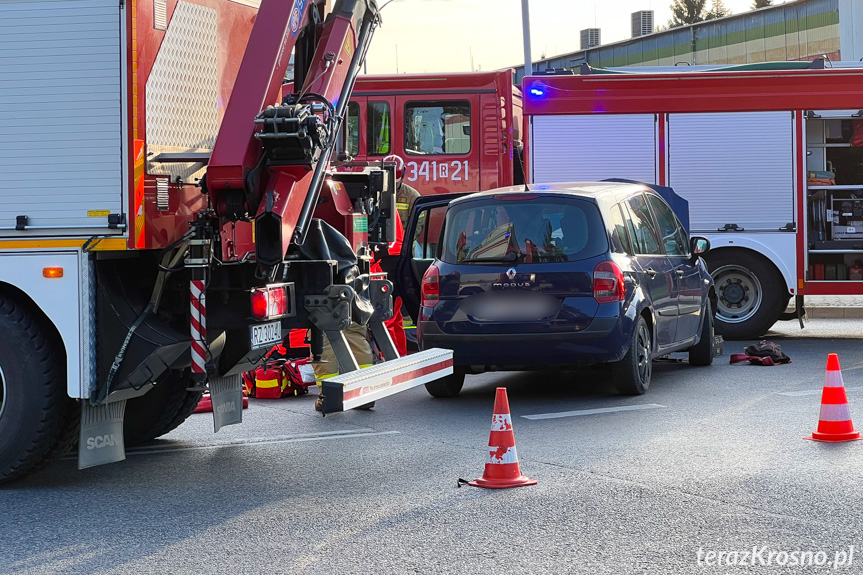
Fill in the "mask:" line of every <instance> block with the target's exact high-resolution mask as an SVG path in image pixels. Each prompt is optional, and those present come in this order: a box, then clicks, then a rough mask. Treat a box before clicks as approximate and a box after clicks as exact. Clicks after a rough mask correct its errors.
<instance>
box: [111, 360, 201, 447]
mask: <svg viewBox="0 0 863 575" xmlns="http://www.w3.org/2000/svg"><path fill="white" fill-rule="evenodd" d="M189 385H191V380H190V379H189V374H188V372H187V371H185V370H171V371H169V372H167V373H166V374H165V375H164V376H162V377H161V378H160V381H159V382H158V384H157V385H156V387H155V388H153V389H151V390H150V391H149V392H147V393H146V394H145V395H142V396H141V397H136V398H135V399H130V400H129V401H128V402H127V403H126V416H125V418H124V419H123V439H124V441H125V444H126V447H134V446H136V445H141V444H143V443H147V442H148V441H152V440H154V439H156V438H157V437H161V436H163V435H165V434H166V433H169V432H171V431H173V430H174V429H176V428H177V427H178V426H179V425H180V424H181V423H183V422H184V421H186V419H188V418H189V416H190V415H192V412H193V411H195V407H197V405H198V402H199V401H201V396H202V395H203V392H202V391H187V389H186V388H187V387H188V386H189Z"/></svg>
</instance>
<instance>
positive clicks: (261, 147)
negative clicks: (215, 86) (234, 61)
mask: <svg viewBox="0 0 863 575" xmlns="http://www.w3.org/2000/svg"><path fill="white" fill-rule="evenodd" d="M322 5H323V1H322V0H294V1H293V2H285V1H284V0H263V2H262V3H261V8H260V11H259V12H258V17H257V20H256V22H255V26H254V28H253V29H252V35H251V37H250V39H249V44H248V47H247V49H246V54H245V56H244V58H243V62H242V64H241V67H240V71H239V73H238V76H237V82H236V85H235V89H234V93H233V95H232V96H231V101H230V103H229V104H228V107H227V109H226V111H225V117H224V119H223V121H222V127H221V129H220V131H219V134H218V137H217V139H216V144H215V146H214V149H213V154H212V157H211V159H210V164H209V168H208V170H207V179H206V185H207V191H208V193H209V195H210V200H211V204H212V206H213V208H214V209H215V211H216V214H217V215H218V216H219V217H220V218H221V220H222V222H223V223H224V222H227V221H237V220H245V221H248V220H250V219H252V218H254V219H255V242H254V244H249V245H246V246H236V248H235V250H236V253H237V254H240V255H243V254H245V253H247V252H252V251H254V252H255V254H256V259H257V261H258V263H260V264H263V265H265V266H274V265H277V264H278V263H279V262H281V261H282V260H283V259H284V257H285V254H286V253H287V251H288V248H289V247H290V244H291V241H299V242H302V240H303V236H304V233H305V231H306V230H307V229H308V223H309V220H310V219H311V216H312V212H313V210H314V207H315V205H316V203H317V198H318V194H319V192H320V188H321V186H322V184H323V180H324V174H325V171H326V168H327V167H328V165H329V160H330V155H331V152H332V149H333V146H334V144H335V139H336V134H337V133H338V130H339V127H340V126H341V122H342V118H343V116H344V113H345V109H346V105H347V102H348V99H349V97H350V94H351V90H352V89H353V85H354V81H355V80H356V76H357V74H358V73H359V69H360V66H361V64H362V61H363V59H364V58H365V54H366V52H367V50H368V46H369V43H370V42H371V38H372V34H373V32H374V29H375V28H376V27H377V25H378V24H379V22H380V19H379V15H378V10H377V6H376V4H375V2H374V0H337V1H336V3H335V6H334V8H333V11H332V12H331V13H330V14H329V15H328V16H327V19H326V21H325V22H324V23H323V25H320V15H321V12H322ZM298 41H299V42H300V44H299V45H298ZM295 46H298V47H301V49H298V50H297V57H296V61H295V70H296V72H295V75H296V77H297V78H303V79H304V80H303V85H302V88H301V89H300V91H299V92H298V93H297V94H294V95H293V96H292V97H289V98H287V99H286V101H285V102H283V103H281V104H279V102H278V99H279V93H280V90H281V85H282V81H283V79H284V75H285V70H286V69H287V66H288V62H289V59H290V54H291V52H292V50H293V49H294V47H295ZM311 48H314V50H312V49H311ZM312 52H313V54H311V55H310V53H312Z"/></svg>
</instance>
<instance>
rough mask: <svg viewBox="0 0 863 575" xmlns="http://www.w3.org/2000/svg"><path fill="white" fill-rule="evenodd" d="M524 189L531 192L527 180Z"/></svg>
mask: <svg viewBox="0 0 863 575" xmlns="http://www.w3.org/2000/svg"><path fill="white" fill-rule="evenodd" d="M524 191H525V192H529V191H530V188H528V187H527V182H525V183H524Z"/></svg>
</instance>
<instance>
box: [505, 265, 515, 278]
mask: <svg viewBox="0 0 863 575" xmlns="http://www.w3.org/2000/svg"><path fill="white" fill-rule="evenodd" d="M506 277H508V278H509V281H512V280H513V279H515V268H509V269H508V270H506Z"/></svg>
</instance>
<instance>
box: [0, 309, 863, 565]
mask: <svg viewBox="0 0 863 575" xmlns="http://www.w3.org/2000/svg"><path fill="white" fill-rule="evenodd" d="M780 327H781V329H778V330H777V331H776V332H775V333H773V334H771V336H770V337H771V338H772V339H774V341H777V342H779V343H781V345H782V347H783V350H784V351H786V352H787V353H788V355H789V356H791V358H792V360H793V363H791V364H789V365H782V366H775V367H760V366H751V365H743V364H741V365H733V366H732V365H728V364H727V361H728V359H727V358H728V354H729V353H732V352H735V351H739V350H740V349H741V348H742V347H743V345H744V343H743V342H726V347H725V355H724V357H722V358H719V360H718V361H717V363H716V364H714V365H713V366H712V367H709V368H695V367H690V366H689V365H688V364H687V363H686V362H682V363H673V362H657V363H656V365H655V370H654V379H653V383H652V385H651V387H650V390H649V391H648V392H647V394H645V395H644V396H641V397H621V396H617V395H614V394H613V393H612V392H611V390H610V389H609V386H608V383H607V380H608V373H607V371H604V370H586V371H580V372H570V373H567V372H560V373H558V372H554V373H533V374H525V373H507V374H485V375H482V376H469V377H468V378H467V382H466V385H465V389H464V391H463V392H462V394H461V395H460V396H459V397H458V398H456V399H453V400H439V399H437V400H436V399H433V398H431V397H430V396H428V395H427V394H426V392H425V390H424V389H422V388H418V389H414V390H411V391H409V392H406V393H403V394H401V395H399V396H396V397H393V398H389V399H386V400H383V401H381V402H379V403H378V406H377V407H376V408H375V409H374V410H373V411H370V412H351V413H344V414H335V415H332V416H328V417H326V418H322V417H321V416H320V415H319V414H316V413H315V412H314V411H313V408H312V405H313V402H314V398H313V397H312V396H311V395H310V396H304V397H300V398H294V399H285V400H279V401H263V400H261V401H254V400H253V402H252V406H251V407H250V409H248V410H247V411H246V412H245V419H246V422H245V423H244V424H243V425H242V426H235V427H232V428H226V429H223V430H222V431H220V432H219V433H218V434H215V435H214V434H213V433H212V420H211V419H210V418H209V416H208V415H196V416H193V417H192V418H191V419H190V420H189V421H188V422H187V423H185V424H184V425H183V426H181V427H180V428H179V429H177V430H176V431H175V432H174V433H172V434H170V435H169V436H168V437H167V438H165V439H163V440H160V441H158V442H156V444H154V446H152V447H149V448H144V449H138V450H134V451H130V452H129V453H128V458H127V460H126V461H125V462H122V463H119V464H114V465H111V466H106V467H101V468H96V469H90V470H84V471H78V470H77V469H76V463H75V461H74V460H72V459H65V460H63V461H60V462H59V463H58V464H56V465H54V466H52V467H50V468H49V469H47V470H46V471H44V472H42V473H41V474H38V475H36V476H33V477H31V478H27V479H25V480H23V481H20V482H18V483H15V484H13V485H11V486H6V487H3V488H0V573H40V574H41V573H87V574H91V573H92V574H96V573H99V574H102V573H106V574H108V573H129V574H136V575H138V574H145V573H158V574H164V573H195V574H198V573H231V574H235V573H327V574H328V573H333V574H349V573H357V574H363V575H369V574H377V573H398V574H404V573H430V574H431V573H433V574H449V573H452V574H462V573H464V574H485V573H495V574H498V573H500V574H507V573H555V574H557V573H584V574H605V573H607V574H614V575H620V574H624V573H657V574H681V575H682V574H690V573H705V574H724V573H759V574H765V575H766V574H773V573H805V572H813V573H819V572H822V573H826V572H828V571H829V572H840V573H843V572H844V573H863V515H861V512H860V509H863V485H861V480H860V477H861V474H863V442H850V443H843V444H824V443H816V442H811V441H804V440H803V439H802V438H803V436H805V435H808V434H810V433H811V432H812V431H813V430H814V429H815V427H816V425H817V422H818V413H819V405H820V390H821V387H822V385H823V382H824V367H825V362H826V358H827V354H828V353H838V354H839V359H840V361H841V363H842V367H843V376H844V380H845V385H846V387H847V388H848V396H849V398H850V399H851V414H852V416H856V418H857V419H859V420H860V421H859V422H858V425H861V424H863V409H859V408H857V407H856V405H863V354H861V347H862V346H861V341H860V340H859V339H854V338H855V337H859V336H860V335H861V334H863V321H861V320H850V319H842V320H826V319H825V320H813V321H812V322H811V323H810V325H809V327H807V329H806V330H805V331H802V332H801V331H800V330H799V329H798V328H797V326H796V324H792V323H790V322H786V323H784V324H781V326H780ZM497 386H506V387H507V389H508V393H509V401H510V405H511V408H512V414H513V424H514V427H515V436H516V440H517V445H518V454H519V459H520V463H521V470H522V472H523V473H524V474H525V475H528V476H529V477H531V478H533V479H536V480H537V481H538V484H537V485H535V486H530V487H520V488H516V489H509V490H500V491H497V490H484V489H479V488H474V487H462V488H459V487H457V481H456V480H457V479H458V478H466V479H474V478H476V477H478V476H480V475H481V474H482V471H483V463H484V460H485V447H486V445H487V441H488V434H489V429H490V423H491V412H492V405H493V400H494V392H495V388H496V387H497ZM621 406H628V407H639V409H633V410H628V411H613V412H608V411H605V412H599V413H592V414H578V413H576V414H569V415H567V416H565V417H547V418H532V419H528V418H526V417H525V416H537V415H549V414H552V415H554V414H557V415H560V414H561V412H573V411H575V412H579V411H584V410H593V409H602V408H616V407H621ZM850 546H853V551H852V549H851V547H850ZM753 548H754V550H755V553H754V554H753ZM735 551H736V552H737V554H729V553H730V552H735ZM711 552H712V553H714V554H715V553H718V552H721V553H722V554H723V555H722V556H721V557H722V559H721V561H722V563H723V564H722V565H720V566H717V565H715V563H716V557H717V556H716V555H712V556H711V555H710V554H709V553H711ZM744 552H746V555H744ZM801 552H811V553H810V554H809V555H805V554H801ZM819 552H821V553H823V555H819V554H818V553H819ZM771 553H773V555H772V556H771V555H770V554H771ZM842 553H845V555H844V557H843V555H842ZM852 553H853V554H852ZM711 559H712V560H711ZM795 560H796V561H795ZM821 560H823V562H824V563H825V564H824V565H823V566H820V567H819V566H816V565H811V566H804V567H800V566H799V565H797V566H795V565H794V563H795V562H797V563H799V562H807V561H808V562H811V563H816V562H819V561H821ZM837 560H838V562H839V563H842V562H843V560H844V564H840V565H839V566H835V565H833V563H834V562H836V561H837ZM744 562H745V565H741V563H744ZM782 562H784V563H785V566H784V567H783V566H782V565H781V563H782ZM827 562H829V565H828V564H827ZM728 563H735V564H732V565H729V564H728Z"/></svg>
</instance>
